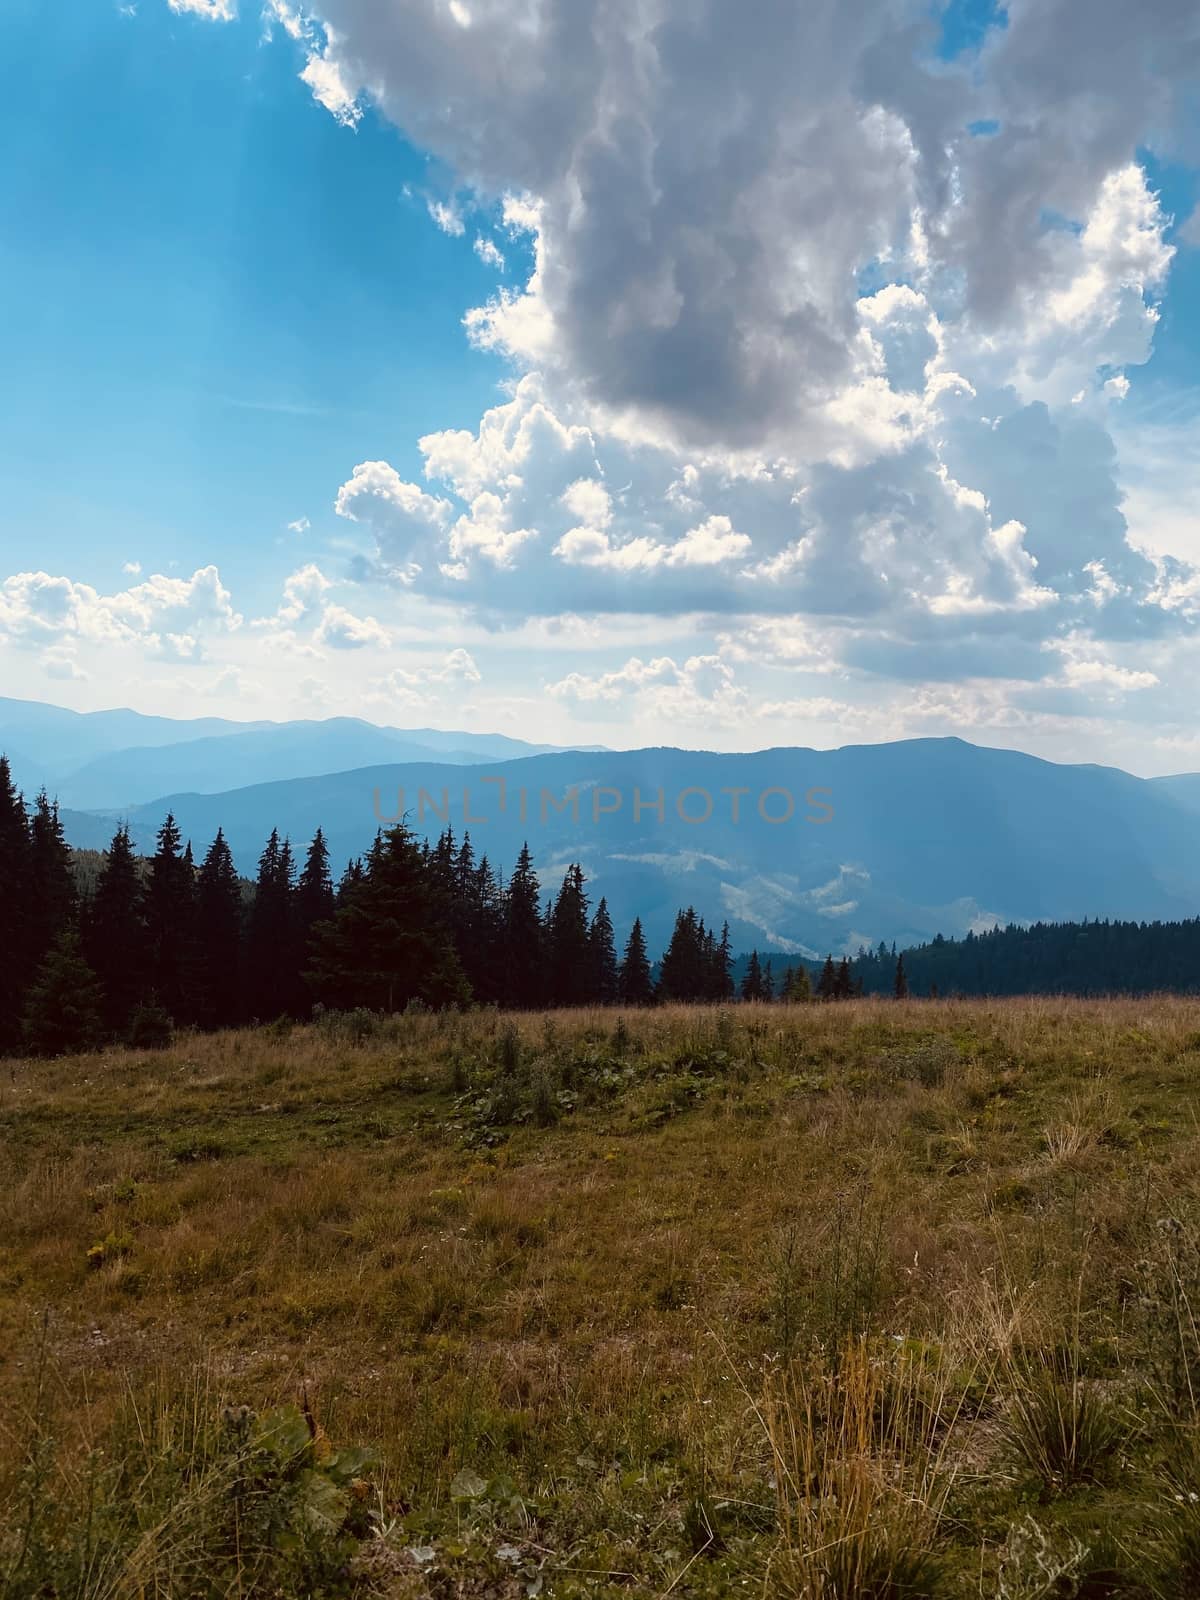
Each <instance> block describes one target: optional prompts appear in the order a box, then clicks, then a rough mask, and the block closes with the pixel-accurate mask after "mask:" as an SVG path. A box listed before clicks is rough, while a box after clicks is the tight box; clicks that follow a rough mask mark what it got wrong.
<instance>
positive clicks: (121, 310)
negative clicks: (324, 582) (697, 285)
mask: <svg viewBox="0 0 1200 1600" xmlns="http://www.w3.org/2000/svg"><path fill="white" fill-rule="evenodd" d="M6 23H7V25H6V40H7V44H8V48H9V51H10V56H9V60H10V63H11V66H12V79H11V92H9V93H7V94H6V95H5V97H4V101H3V104H2V105H0V141H2V142H3V147H4V149H5V151H6V152H7V153H8V159H7V160H6V161H5V163H4V168H3V171H2V172H0V209H2V211H3V214H4V215H5V216H6V217H7V218H8V219H9V226H8V227H6V228H5V229H4V234H5V242H4V245H3V247H2V248H0V295H2V296H3V300H4V303H5V304H6V305H8V306H9V307H11V308H19V313H18V314H17V315H15V316H12V317H7V318H5V319H4V323H3V326H2V328H0V341H2V342H0V366H2V368H3V370H4V373H5V379H4V415H3V428H2V429H0V463H2V469H3V472H4V475H5V479H6V481H7V482H8V483H9V485H10V495H9V501H8V506H7V508H6V522H7V521H8V520H9V519H10V518H11V522H10V523H9V529H8V538H11V539H12V540H13V542H12V544H11V545H10V546H9V550H8V551H6V553H9V554H15V553H19V549H20V540H21V539H22V538H24V537H28V538H29V539H30V540H31V541H33V542H32V543H31V548H38V546H39V545H40V542H41V540H42V539H43V538H46V537H47V536H48V537H49V538H50V539H51V540H52V542H53V548H54V550H55V553H56V555H57V556H58V557H59V558H60V560H61V561H62V562H63V563H65V564H66V567H65V570H69V571H70V572H71V573H72V575H73V576H75V577H78V578H80V579H83V580H84V581H87V582H90V583H93V584H97V585H100V586H103V585H105V584H108V583H110V582H113V581H115V580H117V579H119V578H120V571H121V564H122V562H124V561H126V560H129V559H138V558H141V559H142V560H143V562H144V563H146V564H154V563H162V562H163V561H165V560H173V561H176V562H177V563H178V564H179V566H180V567H181V568H183V567H187V568H188V570H189V571H190V570H191V567H192V566H198V565H203V564H204V563H206V562H209V561H218V562H219V564H220V566H221V570H222V573H223V575H224V574H225V572H226V569H227V568H228V576H229V577H230V578H231V579H235V580H237V582H238V584H239V589H240V587H241V586H242V585H249V586H251V589H252V591H253V592H254V599H253V600H252V601H251V603H258V600H259V599H261V601H262V603H264V604H265V603H266V602H267V601H268V600H269V599H271V598H273V591H272V592H271V593H268V592H267V588H268V586H269V585H272V584H273V585H274V588H275V589H277V587H278V569H279V567H280V565H281V564H282V565H286V563H285V562H284V561H283V558H282V557H280V558H277V559H272V557H271V555H270V545H271V541H272V540H273V539H274V538H276V537H278V536H281V535H282V534H283V533H284V530H285V525H286V523H287V522H289V521H293V520H295V519H296V518H298V517H300V516H304V515H307V516H309V517H310V518H311V519H312V520H313V521H314V523H315V524H317V525H318V526H324V527H328V528H329V529H330V531H333V530H332V523H333V517H332V511H331V504H332V489H334V488H336V486H337V484H338V483H339V482H340V481H341V479H342V477H344V476H345V475H346V471H347V468H348V466H352V465H353V463H354V461H356V460H358V459H360V458H361V456H362V455H363V454H364V453H365V454H367V455H368V456H373V455H380V456H385V455H386V456H389V457H391V458H392V459H393V460H395V461H396V463H397V465H402V466H404V467H405V468H406V469H412V468H415V466H416V465H417V451H416V444H415V441H416V439H417V437H418V436H419V435H420V434H421V433H424V432H425V431H427V430H428V429H429V428H430V427H431V426H468V425H473V424H475V423H476V422H477V421H478V419H479V415H480V413H481V411H482V410H483V409H484V408H485V407H486V406H487V405H488V404H489V403H490V402H491V401H492V400H494V398H495V395H496V385H497V382H498V381H499V379H500V378H501V377H502V376H503V372H504V364H503V363H502V362H501V361H500V360H498V359H497V358H495V357H489V356H486V355H483V354H480V353H478V352H473V351H471V350H470V349H469V348H468V347H467V345H466V342H465V340H464V339H463V337H462V332H461V326H460V323H461V318H462V314H463V310H464V308H465V307H466V306H468V305H472V304H475V303H476V302H477V301H479V300H481V299H483V298H485V297H486V295H487V293H488V292H489V290H490V289H491V288H492V287H493V284H494V281H495V272H494V271H489V270H488V269H486V268H485V267H484V266H483V265H482V263H481V262H480V261H479V260H478V259H477V257H476V256H475V254H474V253H473V251H472V249H471V239H470V238H469V237H468V238H465V239H455V238H453V237H450V236H448V235H446V234H445V233H443V232H441V231H440V230H439V229H438V228H436V227H434V226H432V225H431V222H430V219H429V216H428V213H427V211H426V208H425V204H424V201H423V200H422V199H421V194H422V192H423V191H425V190H426V189H428V188H429V186H430V184H431V181H434V182H436V175H435V174H432V173H431V170H430V168H431V162H430V161H429V160H428V158H426V157H425V156H423V155H422V154H421V153H420V152H418V151H416V150H414V149H413V148H412V147H411V146H410V145H409V144H407V143H406V142H405V141H404V140H403V139H402V138H401V137H400V135H399V134H398V133H397V132H396V131H395V130H394V129H392V128H390V127H389V126H388V125H387V124H386V123H384V122H382V121H381V120H380V119H378V118H374V117H372V118H368V119H366V120H365V121H364V122H363V123H362V124H361V125H360V126H359V128H358V129H357V130H355V131H353V132H350V131H348V130H346V129H344V128H341V127H339V126H338V125H337V124H336V123H335V122H334V121H333V120H332V119H331V118H329V117H327V116H322V115H320V114H319V113H318V112H317V111H316V109H315V108H314V106H313V103H312V99H311V96H310V95H309V93H308V92H307V90H306V89H305V87H304V85H303V84H301V83H300V82H299V80H298V77H297V70H296V53H295V51H294V49H293V48H292V47H291V45H290V41H287V40H277V41H276V42H275V43H274V44H273V45H272V44H271V43H269V42H267V40H266V39H265V37H264V25H263V22H262V19H261V18H260V17H259V16H258V15H257V14H255V13H254V12H251V13H249V14H247V15H245V16H243V17H242V18H240V19H239V20H237V21H236V22H234V23H232V24H230V25H229V26H226V27H214V26H212V25H210V24H206V23H205V21H204V20H202V19H198V18H196V17H194V16H186V15H182V16H179V15H175V14H174V13H172V12H171V11H169V10H168V9H167V7H166V6H165V5H163V4H154V3H149V4H145V3H144V4H142V5H140V6H139V7H138V10H137V12H136V13H135V15H133V16H132V17H130V16H127V15H124V14H123V13H122V12H121V11H120V9H119V8H118V7H117V6H116V5H113V4H107V3H103V0H101V3H98V4H89V3H84V0H69V3H67V4H65V5H63V6H62V7H57V8H50V10H49V12H47V8H45V7H44V6H40V5H36V4H34V3H27V0H18V3H17V8H16V16H15V18H14V16H13V15H12V14H11V12H10V14H9V15H8V17H7V19H6ZM441 187H444V179H443V182H442V185H441ZM406 188H408V189H409V190H411V195H410V196H409V197H406V194H405V190H406ZM14 224H15V225H14ZM24 529H28V533H25V532H24V531H23V530H24ZM18 530H22V531H18ZM6 542H7V539H6ZM189 564H190V565H189ZM259 591H261V592H259Z"/></svg>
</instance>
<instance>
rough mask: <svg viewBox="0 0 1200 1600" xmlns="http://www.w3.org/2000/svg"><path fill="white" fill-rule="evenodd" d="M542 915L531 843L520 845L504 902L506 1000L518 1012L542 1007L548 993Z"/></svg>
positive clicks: (506, 1003)
mask: <svg viewBox="0 0 1200 1600" xmlns="http://www.w3.org/2000/svg"><path fill="white" fill-rule="evenodd" d="M542 944H543V937H542V915H541V904H540V899H539V890H538V879H537V873H536V872H535V871H534V869H533V857H532V856H531V855H530V853H529V845H528V844H523V845H522V846H521V853H520V855H519V856H518V857H517V864H516V866H515V867H514V869H513V874H512V877H511V878H510V879H509V883H508V892H507V894H506V895H505V901H504V966H505V973H506V982H505V995H504V1003H505V1005H507V1006H511V1007H512V1008H513V1009H514V1010H517V1011H528V1010H532V1009H534V1008H536V1007H537V1006H540V1005H541V1004H542V1003H543V1001H544V999H545V995H546V980H545V974H544V966H543V960H542Z"/></svg>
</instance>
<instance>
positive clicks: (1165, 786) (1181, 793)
mask: <svg viewBox="0 0 1200 1600" xmlns="http://www.w3.org/2000/svg"><path fill="white" fill-rule="evenodd" d="M1151 782H1152V783H1154V784H1155V785H1156V786H1157V787H1158V788H1159V789H1161V790H1162V792H1163V793H1164V794H1168V795H1170V797H1171V799H1172V800H1174V801H1175V802H1176V804H1177V805H1181V806H1184V807H1186V809H1187V810H1188V811H1197V812H1200V772H1180V773H1176V774H1174V775H1173V776H1171V777H1169V778H1153V779H1151Z"/></svg>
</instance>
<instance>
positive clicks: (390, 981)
mask: <svg viewBox="0 0 1200 1600" xmlns="http://www.w3.org/2000/svg"><path fill="white" fill-rule="evenodd" d="M441 910H442V906H441V899H440V893H439V889H438V885H437V884H436V882H435V881H434V879H433V877H432V875H431V872H430V870H429V866H428V863H427V859H426V857H425V855H424V854H423V853H422V851H421V849H420V847H419V846H418V844H417V843H416V840H415V839H414V838H413V835H412V834H411V832H410V831H409V830H408V829H407V828H406V827H405V826H404V824H403V823H398V824H397V825H396V826H395V827H393V828H389V829H388V831H387V833H384V834H380V835H379V836H378V837H377V838H376V841H375V843H374V844H373V845H372V846H371V850H370V853H369V855H368V856H367V860H366V865H365V869H364V872H363V876H362V879H361V881H360V882H358V883H356V884H354V885H352V886H351V887H349V888H348V889H347V890H346V892H345V893H344V894H343V896H342V898H341V903H340V904H339V906H338V908H337V911H336V913H335V914H334V917H333V920H332V921H331V922H321V923H318V924H317V925H316V927H315V928H314V930H313V953H312V961H311V963H310V966H309V970H308V973H307V977H308V980H309V982H310V983H311V985H312V988H313V991H314V993H315V994H316V996H317V998H318V999H319V1000H321V1001H323V1002H324V1003H325V1004H327V1005H334V1006H345V1007H353V1006H367V1007H370V1008H371V1009H372V1010H375V1011H402V1010H403V1009H404V1007H405V1006H406V1005H407V1004H408V1003H409V1002H410V1001H412V1000H420V1001H423V1002H424V1003H425V1004H426V1005H431V1006H441V1005H450V1004H461V1003H463V1002H465V1001H466V1000H468V999H469V998H470V988H469V985H468V984H467V980H466V977H465V976H464V974H463V970H462V967H461V965H460V963H459V960H458V955H457V952H456V951H455V949H454V942H453V940H452V939H451V937H450V931H449V929H448V928H447V927H446V925H445V922H444V921H443V920H439V913H440V911H441Z"/></svg>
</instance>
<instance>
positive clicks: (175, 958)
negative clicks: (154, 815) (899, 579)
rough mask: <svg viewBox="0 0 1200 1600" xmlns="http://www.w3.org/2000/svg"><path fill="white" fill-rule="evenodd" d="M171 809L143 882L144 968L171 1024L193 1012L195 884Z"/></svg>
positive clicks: (180, 1021) (189, 848) (184, 1020)
mask: <svg viewBox="0 0 1200 1600" xmlns="http://www.w3.org/2000/svg"><path fill="white" fill-rule="evenodd" d="M180 840H181V835H180V832H179V825H178V823H177V822H176V821H175V818H174V816H172V815H171V814H170V813H168V814H167V818H166V820H165V821H164V823H163V825H162V827H161V828H160V829H159V830H158V839H157V844H156V848H155V851H154V854H153V855H152V856H151V857H150V876H149V881H148V883H147V885H146V898H145V909H146V970H147V976H148V979H149V984H148V987H149V991H150V995H151V997H152V998H153V999H154V1000H155V1001H156V1002H157V1003H158V1004H159V1005H160V1006H162V1008H163V1010H165V1011H166V1013H167V1014H168V1016H169V1017H170V1018H171V1020H172V1021H173V1022H175V1023H184V1022H191V1021H192V1020H193V1017H194V1014H195V956H196V946H195V914H196V885H195V879H194V874H193V871H192V865H191V847H190V845H189V847H188V849H187V850H186V851H184V850H181V849H180Z"/></svg>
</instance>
